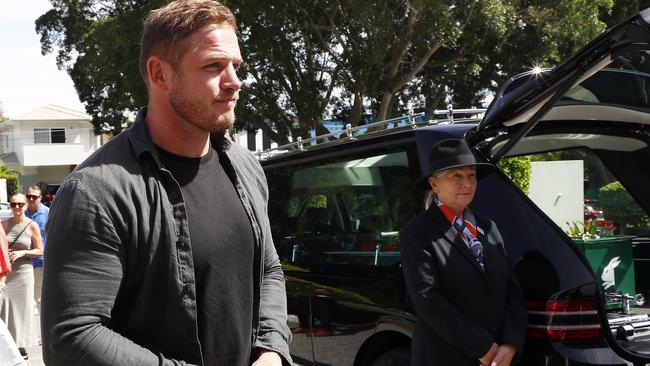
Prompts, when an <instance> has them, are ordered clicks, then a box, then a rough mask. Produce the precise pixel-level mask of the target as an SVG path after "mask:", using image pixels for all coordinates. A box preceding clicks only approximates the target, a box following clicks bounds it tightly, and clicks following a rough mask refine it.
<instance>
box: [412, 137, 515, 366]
mask: <svg viewBox="0 0 650 366" xmlns="http://www.w3.org/2000/svg"><path fill="white" fill-rule="evenodd" d="M493 170H494V166H493V165H492V164H488V163H482V162H479V161H478V159H477V158H476V157H475V156H474V154H473V153H472V150H471V148H470V147H469V146H468V145H467V144H466V142H465V140H463V139H448V140H443V141H441V142H439V143H437V144H435V145H434V146H433V147H432V148H431V152H430V154H429V166H428V170H427V172H426V173H427V174H425V176H424V177H422V178H420V180H419V181H418V186H419V187H420V188H422V189H429V190H431V195H432V196H433V197H432V198H431V200H430V201H431V204H430V205H429V207H428V209H427V210H426V211H425V212H424V213H423V214H421V215H419V216H417V217H416V218H414V219H413V220H411V221H410V222H409V223H408V224H407V225H406V227H405V228H404V229H403V230H402V231H401V232H400V240H401V242H400V244H401V245H402V251H401V256H402V268H403V273H404V277H405V282H406V288H407V290H408V294H409V297H410V299H411V300H412V301H413V304H414V307H415V312H416V315H417V320H416V325H415V333H414V335H413V342H412V344H411V347H412V348H411V359H412V364H413V365H454V366H478V365H487V366H495V365H496V366H508V365H510V363H511V361H512V359H513V357H514V356H515V354H516V353H517V351H521V350H522V348H523V343H524V339H525V336H526V316H527V313H526V306H525V303H524V299H523V297H522V295H521V290H520V288H519V285H518V283H517V280H516V277H515V275H514V272H513V270H512V268H511V265H510V262H509V260H508V257H507V256H506V255H505V251H504V250H505V245H504V243H503V239H502V237H501V234H500V233H499V230H498V229H497V227H496V224H495V223H494V222H493V221H491V220H489V219H486V218H484V217H482V216H479V215H477V214H475V213H474V212H473V211H472V210H471V209H470V208H469V204H470V202H472V200H473V199H474V194H475V193H476V186H477V179H480V178H483V177H485V176H486V175H488V174H490V173H491V172H492V171H493Z"/></svg>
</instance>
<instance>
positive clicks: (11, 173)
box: [0, 161, 23, 197]
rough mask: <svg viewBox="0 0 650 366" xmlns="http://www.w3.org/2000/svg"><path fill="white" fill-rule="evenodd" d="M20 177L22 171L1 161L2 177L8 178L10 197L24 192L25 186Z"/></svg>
mask: <svg viewBox="0 0 650 366" xmlns="http://www.w3.org/2000/svg"><path fill="white" fill-rule="evenodd" d="M19 177H20V172H19V171H18V170H15V169H11V168H8V167H7V166H6V165H5V164H4V163H3V162H2V161H0V178H2V179H6V180H7V196H8V197H11V196H13V195H14V194H16V193H22V192H23V187H22V186H21V184H20V178H19Z"/></svg>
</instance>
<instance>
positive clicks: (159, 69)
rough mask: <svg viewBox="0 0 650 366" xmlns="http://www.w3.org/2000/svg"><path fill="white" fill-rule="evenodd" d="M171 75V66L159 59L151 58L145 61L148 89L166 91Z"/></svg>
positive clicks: (156, 57)
mask: <svg viewBox="0 0 650 366" xmlns="http://www.w3.org/2000/svg"><path fill="white" fill-rule="evenodd" d="M172 73H173V70H172V67H171V65H170V64H169V63H167V62H166V61H165V60H163V59H161V58H160V57H158V56H151V57H149V59H148V60H147V77H148V78H149V87H150V88H155V89H160V90H164V91H168V90H169V86H170V83H171V80H172Z"/></svg>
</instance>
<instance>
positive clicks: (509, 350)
mask: <svg viewBox="0 0 650 366" xmlns="http://www.w3.org/2000/svg"><path fill="white" fill-rule="evenodd" d="M515 353H517V349H516V348H515V346H513V345H511V344H502V345H500V346H499V349H497V354H496V355H495V356H494V359H493V360H492V366H510V363H511V362H512V358H513V357H515Z"/></svg>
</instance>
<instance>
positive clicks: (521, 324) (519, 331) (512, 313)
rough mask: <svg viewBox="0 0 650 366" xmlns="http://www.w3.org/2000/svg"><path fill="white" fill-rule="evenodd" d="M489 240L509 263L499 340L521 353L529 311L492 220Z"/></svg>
mask: <svg viewBox="0 0 650 366" xmlns="http://www.w3.org/2000/svg"><path fill="white" fill-rule="evenodd" d="M488 240H489V241H490V242H491V243H496V247H497V248H498V249H499V251H500V252H501V254H503V256H505V257H506V260H507V262H508V264H509V267H508V271H509V275H508V290H507V293H506V311H505V312H504V313H505V316H504V318H503V323H502V324H501V334H500V335H499V342H500V343H501V344H511V345H513V346H515V348H517V352H518V353H519V354H521V351H522V349H523V347H524V341H525V339H526V321H527V318H528V312H527V309H526V301H525V300H524V297H523V295H522V293H521V288H520V287H519V281H517V277H516V275H515V272H514V270H513V269H512V265H511V262H510V260H509V259H508V257H507V255H506V250H505V244H504V241H503V238H502V236H501V233H500V232H499V229H498V228H497V225H496V224H495V223H494V222H493V221H491V222H490V230H489V234H488Z"/></svg>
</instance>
